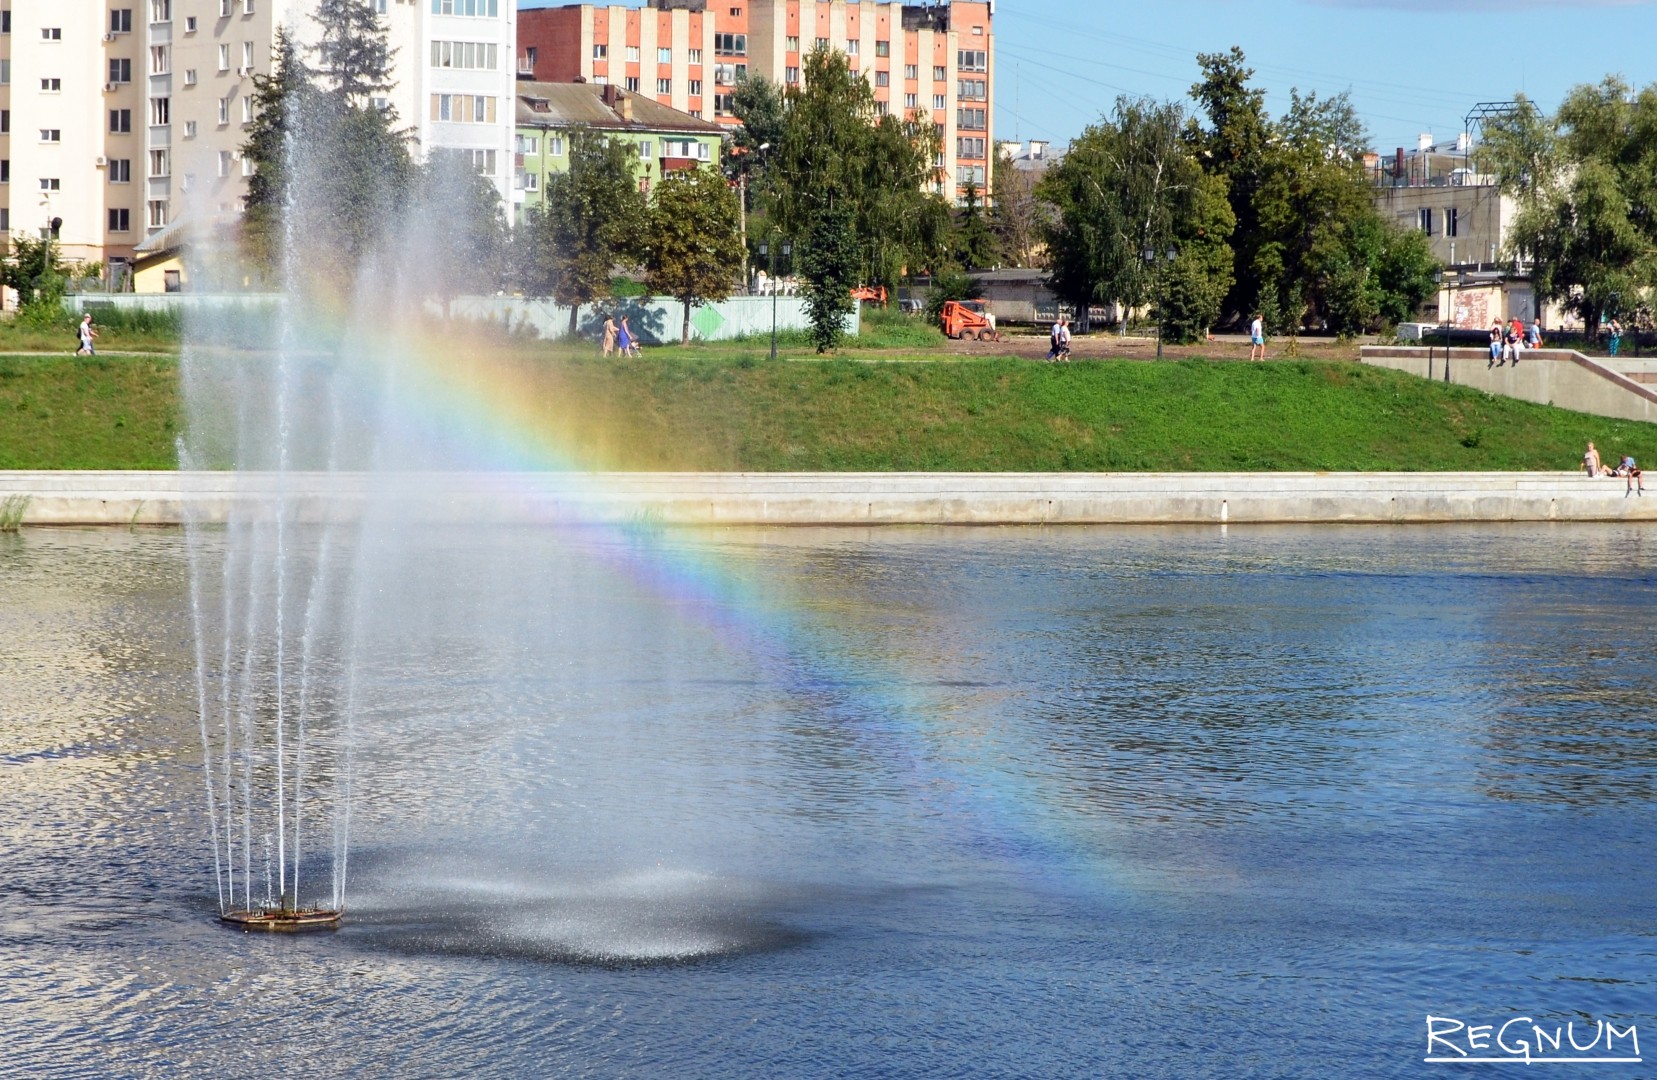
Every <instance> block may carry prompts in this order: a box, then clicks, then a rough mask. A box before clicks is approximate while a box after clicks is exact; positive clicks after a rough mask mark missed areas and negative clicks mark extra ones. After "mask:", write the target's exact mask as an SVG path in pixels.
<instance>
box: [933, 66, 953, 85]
mask: <svg viewBox="0 0 1657 1080" xmlns="http://www.w3.org/2000/svg"><path fill="white" fill-rule="evenodd" d="M948 78H949V69H948V68H946V67H944V66H943V65H942V64H936V65H934V66H933V68H932V81H933V82H943V81H944V80H946V79H948Z"/></svg>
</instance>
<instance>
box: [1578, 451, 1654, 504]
mask: <svg viewBox="0 0 1657 1080" xmlns="http://www.w3.org/2000/svg"><path fill="white" fill-rule="evenodd" d="M1582 468H1583V471H1585V472H1586V473H1587V474H1588V475H1589V476H1592V477H1599V476H1622V477H1626V478H1627V479H1628V488H1627V490H1626V491H1624V492H1623V498H1625V499H1626V498H1628V496H1629V495H1632V494H1634V493H1636V492H1638V493H1639V494H1641V495H1644V494H1645V480H1644V479H1643V478H1642V477H1641V475H1640V467H1639V466H1638V465H1636V464H1635V463H1634V458H1633V456H1632V455H1630V454H1624V455H1623V456H1622V460H1621V461H1619V462H1617V467H1616V468H1614V469H1613V468H1612V467H1611V466H1609V465H1606V464H1604V463H1603V462H1601V461H1600V459H1599V451H1598V450H1595V449H1594V444H1593V443H1592V442H1590V443H1589V444H1588V451H1587V453H1585V454H1583V455H1582Z"/></svg>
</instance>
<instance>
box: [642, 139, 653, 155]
mask: <svg viewBox="0 0 1657 1080" xmlns="http://www.w3.org/2000/svg"><path fill="white" fill-rule="evenodd" d="M651 147H652V143H651V142H650V140H649V139H640V140H639V157H641V158H645V159H649V158H650V157H651V156H652V155H651V153H650V151H651Z"/></svg>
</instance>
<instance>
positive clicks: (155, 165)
mask: <svg viewBox="0 0 1657 1080" xmlns="http://www.w3.org/2000/svg"><path fill="white" fill-rule="evenodd" d="M172 172H173V168H172V159H171V158H170V157H169V156H168V155H167V151H165V150H151V151H150V175H151V176H171V175H172Z"/></svg>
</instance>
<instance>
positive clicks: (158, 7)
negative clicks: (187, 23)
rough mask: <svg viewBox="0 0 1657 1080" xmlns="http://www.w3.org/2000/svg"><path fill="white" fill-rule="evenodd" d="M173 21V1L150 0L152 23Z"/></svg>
mask: <svg viewBox="0 0 1657 1080" xmlns="http://www.w3.org/2000/svg"><path fill="white" fill-rule="evenodd" d="M172 21H173V0H150V22H152V23H164V22H172Z"/></svg>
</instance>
